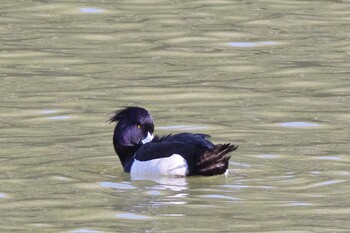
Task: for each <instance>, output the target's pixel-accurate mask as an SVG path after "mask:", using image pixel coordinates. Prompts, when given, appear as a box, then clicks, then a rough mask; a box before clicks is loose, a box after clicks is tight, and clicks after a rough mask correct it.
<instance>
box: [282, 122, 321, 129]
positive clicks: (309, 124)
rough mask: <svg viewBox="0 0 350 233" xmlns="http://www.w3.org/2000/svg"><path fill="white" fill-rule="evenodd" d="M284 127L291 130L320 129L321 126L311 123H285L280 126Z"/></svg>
mask: <svg viewBox="0 0 350 233" xmlns="http://www.w3.org/2000/svg"><path fill="white" fill-rule="evenodd" d="M279 125H280V126H283V127H291V128H308V127H319V126H320V125H319V124H316V123H311V122H283V123H280V124H279Z"/></svg>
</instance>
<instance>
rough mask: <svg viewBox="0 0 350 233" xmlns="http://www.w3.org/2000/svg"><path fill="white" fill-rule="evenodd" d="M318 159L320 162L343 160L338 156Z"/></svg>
mask: <svg viewBox="0 0 350 233" xmlns="http://www.w3.org/2000/svg"><path fill="white" fill-rule="evenodd" d="M316 159H319V160H331V161H339V160H342V158H341V157H338V156H319V157H316Z"/></svg>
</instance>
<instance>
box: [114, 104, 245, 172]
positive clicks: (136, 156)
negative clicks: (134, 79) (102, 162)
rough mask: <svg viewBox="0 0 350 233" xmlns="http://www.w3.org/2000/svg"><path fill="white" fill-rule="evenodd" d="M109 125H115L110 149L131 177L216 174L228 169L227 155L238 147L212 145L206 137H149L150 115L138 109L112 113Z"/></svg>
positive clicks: (183, 134)
mask: <svg viewBox="0 0 350 233" xmlns="http://www.w3.org/2000/svg"><path fill="white" fill-rule="evenodd" d="M110 122H117V125H116V127H115V130H114V136H113V144H114V149H115V152H116V153H117V154H118V156H119V159H120V161H121V163H122V165H123V167H124V171H125V172H128V173H131V175H170V176H193V175H202V176H212V175H220V174H223V173H225V172H226V170H227V168H228V163H229V159H230V157H231V156H230V155H228V154H229V153H230V152H232V151H234V150H236V149H237V148H238V146H235V145H230V144H229V143H227V144H216V145H214V144H213V143H212V142H210V141H209V140H208V138H209V135H206V134H192V133H179V134H175V135H171V134H170V135H168V136H164V137H158V136H155V137H153V132H154V124H153V119H152V116H151V114H150V113H149V112H148V111H147V110H146V109H144V108H140V107H127V108H125V109H122V110H120V111H116V112H115V114H114V115H113V117H112V118H111V119H110Z"/></svg>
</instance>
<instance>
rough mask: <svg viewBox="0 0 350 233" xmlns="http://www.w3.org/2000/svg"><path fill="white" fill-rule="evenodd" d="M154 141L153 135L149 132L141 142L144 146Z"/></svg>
mask: <svg viewBox="0 0 350 233" xmlns="http://www.w3.org/2000/svg"><path fill="white" fill-rule="evenodd" d="M152 140H153V134H151V133H150V132H148V133H147V136H146V138H145V139H143V140H141V142H142V144H146V143H149V142H151V141H152Z"/></svg>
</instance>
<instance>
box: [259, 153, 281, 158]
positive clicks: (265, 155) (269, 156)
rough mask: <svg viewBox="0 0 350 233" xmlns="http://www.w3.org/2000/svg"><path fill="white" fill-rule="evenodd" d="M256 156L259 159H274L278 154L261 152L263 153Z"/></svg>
mask: <svg viewBox="0 0 350 233" xmlns="http://www.w3.org/2000/svg"><path fill="white" fill-rule="evenodd" d="M256 157H257V158H260V159H275V158H278V157H279V156H278V155H275V154H263V155H258V156H256Z"/></svg>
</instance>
